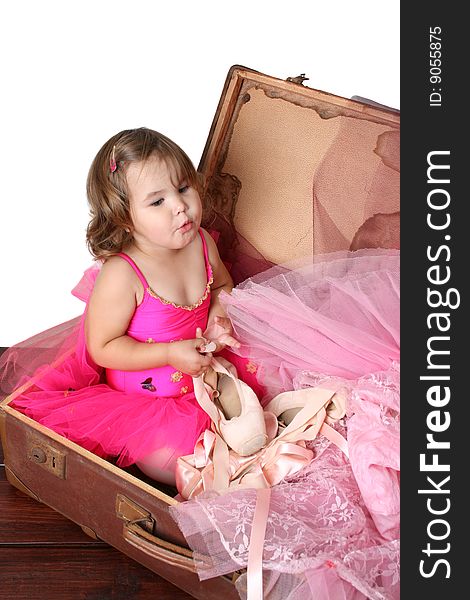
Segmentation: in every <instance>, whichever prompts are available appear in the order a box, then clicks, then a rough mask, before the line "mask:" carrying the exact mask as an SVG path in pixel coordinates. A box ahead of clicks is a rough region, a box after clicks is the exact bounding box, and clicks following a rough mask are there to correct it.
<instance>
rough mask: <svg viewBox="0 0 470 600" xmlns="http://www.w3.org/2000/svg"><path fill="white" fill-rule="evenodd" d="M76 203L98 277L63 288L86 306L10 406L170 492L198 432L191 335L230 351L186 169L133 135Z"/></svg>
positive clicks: (196, 357)
mask: <svg viewBox="0 0 470 600" xmlns="http://www.w3.org/2000/svg"><path fill="white" fill-rule="evenodd" d="M87 195H88V200H89V204H90V209H91V221H90V223H89V226H88V230H87V242H88V246H89V248H90V250H91V252H92V254H93V255H94V257H95V258H96V259H98V260H99V261H100V263H102V266H101V268H97V267H96V266H95V267H94V268H92V269H89V271H88V272H87V273H86V276H85V279H84V280H82V282H81V284H79V286H77V288H76V289H75V294H76V295H78V296H80V297H82V298H83V299H84V300H88V303H87V309H86V312H85V315H84V319H82V328H81V330H80V332H79V336H78V342H77V346H76V349H75V352H74V353H73V355H72V356H71V357H69V358H68V359H67V360H65V361H63V362H62V364H61V366H60V367H58V369H59V372H58V371H57V369H56V370H53V371H51V372H50V373H49V374H46V375H45V377H42V378H41V384H40V386H41V387H42V389H40V390H39V391H38V390H37V388H36V389H34V390H33V391H30V392H26V393H24V394H23V395H20V396H18V397H17V398H16V399H15V401H14V406H15V407H16V408H19V409H20V410H22V411H23V412H25V413H26V414H28V415H29V416H31V417H33V418H35V419H36V420H38V421H40V422H41V423H43V424H44V425H46V426H48V427H50V428H51V429H54V430H55V431H57V432H58V433H61V434H62V435H64V436H66V437H68V438H69V439H72V440H74V441H76V442H78V443H80V444H81V445H82V446H84V447H86V448H88V449H90V450H92V451H94V452H95V453H97V454H99V455H101V456H109V455H114V456H118V457H119V459H118V464H119V465H121V466H125V465H128V464H131V463H134V462H136V463H137V465H138V466H139V467H140V469H141V470H142V471H143V472H144V473H146V474H147V475H149V476H150V477H152V478H154V479H156V480H158V481H161V482H163V483H168V484H174V468H175V464H176V459H177V457H178V456H181V455H184V454H190V453H192V452H193V449H194V444H195V442H196V440H197V438H198V437H199V435H200V433H201V432H202V431H204V430H205V429H206V428H208V427H210V419H209V417H208V416H207V415H206V413H205V412H204V411H203V410H202V409H201V408H200V406H199V404H198V403H197V401H196V399H195V396H194V393H193V380H192V377H196V376H200V375H201V374H203V373H205V371H206V370H207V369H208V367H209V363H210V360H211V355H210V353H208V354H204V352H205V346H206V344H207V342H208V340H207V339H206V338H204V337H203V335H202V332H203V331H204V330H206V329H209V331H211V330H212V331H217V334H216V335H217V337H216V339H215V340H214V339H213V340H212V341H214V342H215V348H214V344H212V348H213V349H215V350H217V351H218V350H221V349H222V348H223V347H224V346H225V345H228V346H232V347H238V346H239V343H238V342H237V341H236V340H235V339H234V337H233V335H232V327H231V323H230V320H229V319H228V318H227V317H226V316H225V313H224V310H223V309H222V307H221V305H220V303H219V299H218V296H219V293H220V292H221V291H222V290H226V291H228V292H230V290H231V289H232V287H233V282H232V279H231V277H230V275H229V273H228V271H227V269H226V268H225V266H224V264H223V263H222V261H221V259H220V256H219V253H218V251H217V247H216V244H215V242H214V241H213V239H212V238H211V237H210V235H209V234H208V233H207V232H206V231H204V230H203V229H201V228H200V224H201V217H202V204H201V199H200V196H199V187H198V180H197V174H196V171H195V169H194V166H193V165H192V163H191V161H190V159H189V158H188V156H187V155H186V154H185V153H184V152H183V150H182V149H181V148H179V146H177V145H176V144H175V143H174V142H172V141H171V140H170V139H168V138H167V137H165V136H164V135H161V134H160V133H157V132H156V131H152V130H149V129H146V128H140V129H133V130H126V131H122V132H120V133H118V134H117V135H115V136H113V137H112V138H111V139H110V140H109V141H107V142H106V143H105V144H104V145H103V147H102V148H101V149H100V151H99V152H98V154H97V155H96V157H95V159H94V161H93V163H92V165H91V168H90V172H89V175H88V181H87ZM90 280H91V285H89V288H91V294H88V291H89V290H88V291H87V290H85V291H84V289H85V288H86V285H87V281H88V282H90ZM95 280H96V281H95ZM98 366H99V367H102V368H104V374H105V377H103V373H102V371H103V369H99V367H98ZM70 372H72V373H73V374H74V376H73V377H72V378H71V379H70V381H69V380H66V384H65V385H67V384H68V385H67V387H64V373H67V374H70ZM87 376H88V379H87ZM64 389H65V391H64Z"/></svg>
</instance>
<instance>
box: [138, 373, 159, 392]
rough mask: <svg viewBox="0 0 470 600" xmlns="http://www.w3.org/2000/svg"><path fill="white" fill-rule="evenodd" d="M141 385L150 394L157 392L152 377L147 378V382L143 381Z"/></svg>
mask: <svg viewBox="0 0 470 600" xmlns="http://www.w3.org/2000/svg"><path fill="white" fill-rule="evenodd" d="M140 385H141V386H142V389H143V390H148V391H149V392H156V391H157V388H156V387H155V386H154V385H153V383H152V378H151V377H147V379H146V380H145V381H142V383H141V384H140Z"/></svg>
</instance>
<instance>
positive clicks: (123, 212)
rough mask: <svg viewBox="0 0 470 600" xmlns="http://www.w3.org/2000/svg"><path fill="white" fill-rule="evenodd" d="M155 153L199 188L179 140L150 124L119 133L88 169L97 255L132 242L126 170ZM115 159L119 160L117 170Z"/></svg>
mask: <svg viewBox="0 0 470 600" xmlns="http://www.w3.org/2000/svg"><path fill="white" fill-rule="evenodd" d="M151 156H158V157H159V158H162V159H165V160H168V161H169V162H170V163H171V164H173V165H174V166H175V167H176V170H177V172H178V174H179V175H180V176H181V178H183V179H186V180H187V181H188V183H190V184H191V185H194V186H196V187H197V188H198V189H199V182H198V177H197V174H196V170H195V168H194V165H193V164H192V162H191V160H190V159H189V157H188V156H187V154H186V153H185V152H184V151H183V150H182V149H181V148H180V147H179V146H178V145H177V144H175V142H173V141H172V140H170V139H169V138H167V137H166V136H164V135H163V134H161V133H158V131H153V130H152V129H147V128H146V127H140V128H138V129H126V130H124V131H121V132H119V133H117V134H116V135H114V136H113V137H112V138H111V139H109V140H108V141H107V142H106V143H105V144H104V145H103V146H102V147H101V149H100V150H99V152H98V154H97V155H96V156H95V158H94V160H93V162H92V164H91V167H90V170H89V172H88V178H87V184H86V190H87V196H88V204H89V206H90V217H91V219H90V222H89V224H88V227H87V234H86V240H87V245H88V248H89V250H90V252H91V253H92V254H93V256H94V257H95V258H107V257H109V256H112V255H113V254H117V253H118V252H121V251H122V249H123V248H124V247H125V246H126V244H128V243H129V242H131V241H132V218H131V214H130V205H129V190H128V186H127V178H126V171H127V167H128V166H129V164H130V163H132V162H144V161H146V160H148V159H149V158H150V157H151ZM112 160H115V161H116V169H115V170H114V171H112V169H111V161H112ZM126 229H127V230H128V231H126Z"/></svg>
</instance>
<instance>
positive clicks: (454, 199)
mask: <svg viewBox="0 0 470 600" xmlns="http://www.w3.org/2000/svg"><path fill="white" fill-rule="evenodd" d="M458 6H459V5H458V3H455V2H442V1H441V2H436V1H433V0H431V1H429V2H425V3H422V4H420V5H418V4H413V3H411V4H410V3H405V2H403V3H402V5H401V75H402V77H401V82H402V83H401V85H402V87H401V107H400V108H401V127H402V135H401V211H402V212H401V224H402V238H401V264H402V275H403V277H402V284H401V289H402V300H401V316H402V378H401V390H402V392H401V394H402V396H401V398H402V399H401V416H402V430H401V440H402V447H401V456H402V504H401V506H402V508H401V513H402V514H401V534H402V539H401V552H402V563H401V564H402V586H401V590H402V592H401V597H402V598H403V599H408V598H411V599H414V598H426V600H431V599H434V598H436V599H438V598H439V599H442V598H448V599H450V598H460V597H466V596H467V595H468V592H465V591H464V590H465V580H466V578H465V574H466V571H468V569H469V567H468V566H464V563H465V562H466V561H467V552H466V550H465V548H466V547H467V545H468V541H469V532H470V528H469V527H468V525H467V524H466V521H465V518H464V517H465V513H466V512H467V511H466V510H465V508H467V507H468V505H469V502H468V497H469V496H468V492H467V491H466V489H467V485H466V481H467V479H468V478H467V476H466V475H467V472H468V471H469V468H468V466H467V464H468V455H469V451H468V449H466V448H465V447H464V446H465V443H464V442H465V436H467V437H468V436H469V435H470V433H466V431H465V429H466V422H467V421H468V415H469V410H468V409H469V406H470V403H469V402H468V396H469V394H468V391H465V388H464V387H463V378H464V375H465V373H466V372H468V373H470V361H469V356H470V351H469V350H468V346H469V344H468V333H466V330H469V329H470V328H469V327H468V324H467V323H466V321H467V319H466V318H465V316H466V315H465V310H466V304H467V298H468V293H467V290H468V284H467V282H466V280H467V279H468V271H469V270H468V268H466V266H465V263H466V262H467V256H468V254H469V252H468V241H469V240H470V230H469V228H468V225H467V223H468V222H469V219H468V217H467V216H466V213H467V212H468V211H467V204H469V197H468V191H466V189H465V186H464V178H465V176H466V171H467V172H470V167H467V165H466V164H465V162H466V160H465V159H466V155H468V153H469V152H468V149H467V150H466V151H464V150H463V141H464V139H465V131H466V130H468V129H469V127H468V124H467V122H466V115H467V112H468V109H467V101H466V92H465V89H466V87H467V86H468V82H467V78H468V77H467V73H468V67H467V64H468V63H467V61H468V57H469V55H470V53H469V51H468V46H467V44H468V39H469V37H470V36H469V33H468V31H465V28H466V19H465V18H464V16H463V14H462V10H461V8H458ZM447 167H448V168H447ZM446 304H447V306H446ZM459 348H460V350H459ZM462 348H463V350H462ZM466 348H467V349H466ZM439 352H442V353H439ZM439 429H440V430H441V431H438V430H439ZM428 436H431V437H428ZM447 444H448V445H449V447H447ZM421 455H423V456H422V457H421ZM420 457H421V463H420ZM459 458H460V459H461V458H463V464H462V462H460V461H459ZM433 461H434V462H435V466H434V467H433V466H432V463H433ZM447 466H448V468H449V470H445V469H446V468H447ZM431 469H434V470H431ZM447 478H448V479H447ZM462 586H463V587H462ZM458 590H460V591H458Z"/></svg>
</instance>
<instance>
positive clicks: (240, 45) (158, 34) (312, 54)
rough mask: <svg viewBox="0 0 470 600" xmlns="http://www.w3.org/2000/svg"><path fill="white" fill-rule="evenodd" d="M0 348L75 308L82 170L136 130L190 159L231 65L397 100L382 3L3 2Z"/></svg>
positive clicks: (395, 5) (394, 11)
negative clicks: (167, 140)
mask: <svg viewBox="0 0 470 600" xmlns="http://www.w3.org/2000/svg"><path fill="white" fill-rule="evenodd" d="M0 56H1V57H2V60H1V65H2V66H1V89H2V93H1V111H0V114H1V117H0V118H1V141H0V169H1V171H0V173H1V187H0V190H1V191H0V194H1V236H0V244H1V246H0V250H1V259H2V261H1V264H2V278H1V282H2V286H1V291H0V346H10V345H12V344H14V343H16V342H18V341H20V340H22V339H24V338H27V337H29V336H31V335H33V334H35V333H37V332H39V331H42V330H44V329H46V328H48V327H51V326H53V325H55V324H58V323H60V322H62V321H65V320H68V319H70V318H72V317H74V316H76V315H78V314H80V313H81V312H82V310H83V305H82V303H81V302H80V301H79V300H77V299H76V298H74V297H73V296H71V294H70V290H71V289H72V288H73V287H74V285H75V284H76V282H77V281H78V279H79V278H80V277H81V274H82V272H83V271H84V270H85V269H86V268H87V267H88V266H89V265H90V264H91V256H90V255H89V254H88V251H87V249H86V245H85V229H86V225H87V221H88V207H87V203H86V196H85V180H86V175H87V171H88V168H89V165H90V163H91V161H92V159H93V157H94V155H95V154H96V152H97V151H98V149H99V148H100V147H101V145H102V144H103V143H104V142H105V141H106V140H107V139H108V138H109V137H111V135H113V134H115V133H117V132H118V131H120V130H122V129H127V128H132V127H140V126H147V127H151V128H153V129H157V130H158V131H161V132H162V133H165V134H166V135H168V136H169V137H171V138H172V139H173V140H174V141H175V142H177V143H178V144H179V145H180V146H181V147H182V148H184V149H185V150H186V152H187V153H188V154H189V156H190V157H191V158H192V160H193V162H194V163H195V165H196V166H197V164H198V162H199V159H200V156H201V153H202V150H203V148H204V144H205V142H206V138H207V134H208V132H209V128H210V125H211V122H212V118H213V116H214V113H215V110H216V107H217V103H218V100H219V97H220V94H221V91H222V87H223V84H224V81H225V77H226V75H227V72H228V70H229V68H230V67H231V66H232V65H234V64H240V65H243V66H246V67H250V68H253V69H256V70H258V71H261V72H263V73H266V74H268V75H273V76H275V77H279V78H282V79H285V78H286V77H288V76H295V75H299V74H300V73H305V74H306V75H307V76H308V77H309V78H310V79H309V81H307V82H305V83H306V85H308V86H310V87H313V88H316V89H320V90H324V91H327V92H331V93H334V94H338V95H340V96H345V97H351V96H353V95H359V96H363V97H366V98H370V99H373V100H375V101H377V102H380V103H382V104H386V105H388V106H392V107H394V108H399V2H398V0H392V1H388V2H379V1H377V0H362V1H361V2H359V3H357V2H351V1H350V0H334V1H333V2H331V3H326V2H324V1H321V2H320V1H315V0H284V1H282V2H280V1H278V0H249V1H248V0H237V1H235V2H232V1H224V0H222V1H221V0H219V1H218V2H216V1H213V2H212V1H209V0H205V1H204V0H200V1H199V2H196V1H190V0H178V1H175V2H171V1H170V0H167V2H160V1H157V0H153V1H152V0H132V1H130V0H125V1H123V0H114V1H110V0H80V2H78V1H77V2H73V3H72V2H69V1H64V0H62V1H59V0H41V1H39V2H38V1H35V0H28V1H27V0H23V1H22V0H15V2H2V3H1V8H0Z"/></svg>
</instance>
